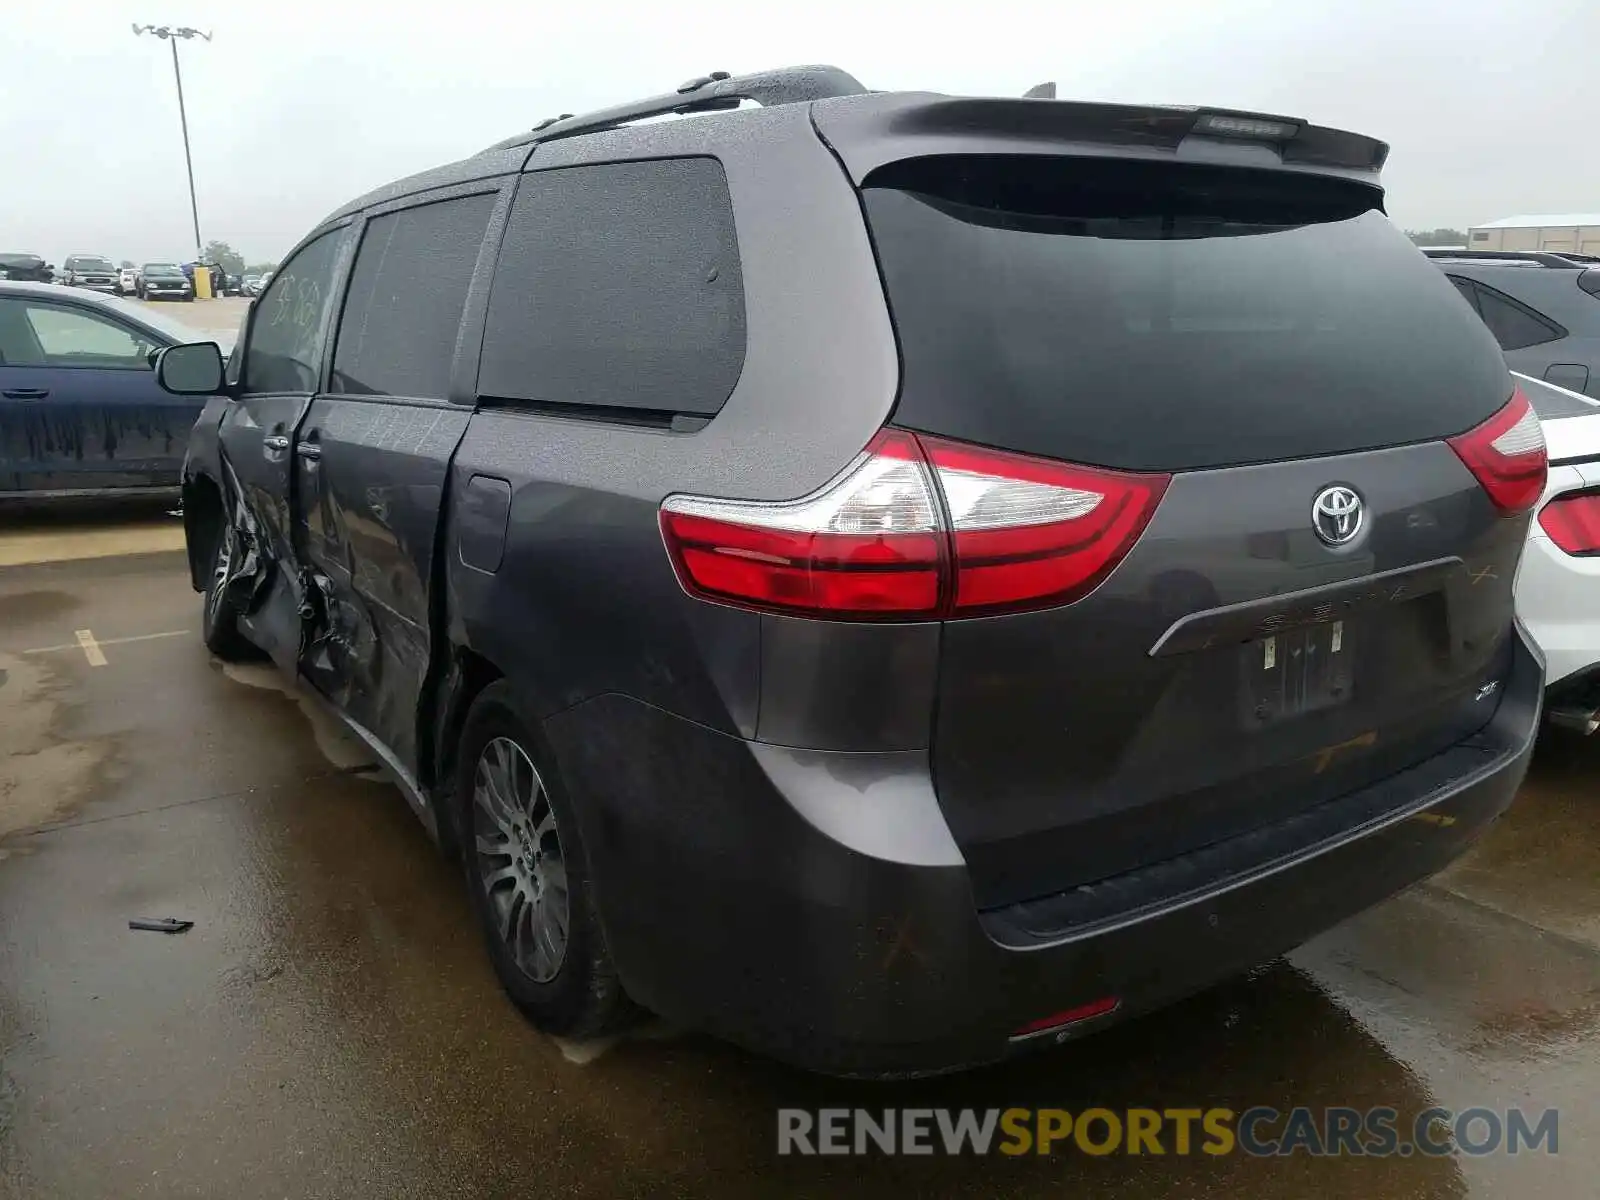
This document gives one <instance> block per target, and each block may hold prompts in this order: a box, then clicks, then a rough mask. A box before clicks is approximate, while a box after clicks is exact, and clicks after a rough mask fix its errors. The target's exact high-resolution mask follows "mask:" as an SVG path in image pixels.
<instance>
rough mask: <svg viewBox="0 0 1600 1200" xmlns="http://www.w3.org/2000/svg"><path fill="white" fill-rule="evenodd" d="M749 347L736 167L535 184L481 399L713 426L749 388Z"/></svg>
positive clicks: (520, 223)
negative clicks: (640, 413) (657, 415)
mask: <svg viewBox="0 0 1600 1200" xmlns="http://www.w3.org/2000/svg"><path fill="white" fill-rule="evenodd" d="M744 349H745V313H744V283H743V280H742V277H741V274H740V270H739V250H738V241H737V239H736V237H735V235H734V226H733V203H732V200H731V199H730V197H729V195H728V183H727V179H726V177H725V176H724V174H723V171H722V164H720V163H719V162H717V161H716V160H715V159H712V158H680V159H658V160H653V161H649V162H628V163H611V164H606V165H603V166H592V167H566V168H560V169H556V170H551V171H541V172H536V173H534V174H531V175H524V176H523V177H522V180H521V182H520V185H519V186H518V189H517V197H516V201H515V202H514V204H513V205H512V209H511V216H510V221H509V224H508V226H507V228H506V234H505V240H504V242H503V244H502V247H501V251H500V260H499V263H498V265H497V267H496V269H495V277H494V290H493V292H492V294H491V296H490V299H489V311H488V316H487V322H486V325H485V329H484V339H483V353H482V358H481V360H480V363H479V374H478V391H479V393H480V394H481V395H483V396H488V397H492V398H495V399H500V400H512V401H515V400H523V401H532V402H535V403H540V404H564V405H583V406H599V407H606V408H622V409H633V410H639V409H644V410H651V411H656V412H663V413H695V414H700V415H710V414H713V413H715V412H717V411H718V410H719V409H720V408H721V407H722V405H723V402H724V401H726V400H727V398H728V393H729V392H731V391H732V390H733V385H734V384H735V383H737V382H738V379H739V372H740V370H741V369H742V368H743V366H744Z"/></svg>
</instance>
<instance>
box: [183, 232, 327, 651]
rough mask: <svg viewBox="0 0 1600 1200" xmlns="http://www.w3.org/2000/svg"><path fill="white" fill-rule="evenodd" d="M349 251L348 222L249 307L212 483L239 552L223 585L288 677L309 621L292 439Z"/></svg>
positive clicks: (302, 252) (319, 239)
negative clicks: (234, 390) (298, 533)
mask: <svg viewBox="0 0 1600 1200" xmlns="http://www.w3.org/2000/svg"><path fill="white" fill-rule="evenodd" d="M350 245H351V228H350V225H349V224H348V223H347V224H345V225H341V226H336V227H334V228H332V229H329V230H326V231H323V232H321V233H318V234H317V235H315V236H314V237H312V238H311V239H310V240H308V241H307V242H305V243H304V244H302V245H301V246H300V248H299V249H297V250H296V251H295V252H294V253H293V254H292V255H291V256H290V257H289V259H288V260H287V261H286V262H285V264H284V265H283V267H282V268H280V269H279V271H278V273H277V274H276V275H275V276H273V279H272V283H271V284H270V286H269V287H268V288H267V290H266V292H264V293H263V294H262V296H261V299H260V300H258V301H257V302H256V304H255V305H254V306H253V307H252V309H251V312H250V318H249V321H248V323H247V326H246V330H245V338H244V342H243V345H242V346H241V348H240V350H239V351H238V352H237V356H238V357H239V358H240V359H241V361H240V362H239V365H238V368H237V370H238V385H237V395H236V399H235V400H234V401H233V402H232V403H231V404H229V405H228V408H227V411H226V412H225V413H224V414H223V416H222V420H221V423H220V425H219V427H218V434H217V437H218V443H219V446H218V455H217V458H218V461H217V463H216V464H215V466H216V471H217V474H218V476H220V478H218V479H217V480H216V481H215V482H216V483H217V486H218V488H219V490H220V499H221V501H222V510H223V516H224V519H225V520H226V521H227V522H228V523H229V524H230V525H231V526H232V528H233V529H234V531H235V534H236V537H237V540H238V544H239V546H240V548H241V551H242V552H241V553H237V554H235V555H234V556H233V558H232V562H231V564H230V577H229V578H228V579H227V580H225V581H224V583H223V586H224V587H225V588H226V589H227V594H228V595H229V597H230V598H232V599H234V600H236V601H237V611H238V613H239V627H240V629H241V630H242V631H243V632H244V634H245V635H246V636H247V637H248V638H249V639H250V640H251V641H252V642H254V643H255V644H256V645H258V646H260V647H261V648H262V649H263V650H265V651H266V652H267V653H268V654H269V655H271V657H272V659H273V661H274V662H275V663H276V664H277V665H278V666H279V667H280V668H281V669H283V670H284V671H285V672H287V673H289V674H291V675H294V674H297V672H298V667H299V661H300V657H301V653H302V650H303V648H304V634H303V626H304V623H305V620H306V618H307V617H308V616H310V615H311V610H310V609H309V607H308V604H307V590H306V586H305V581H304V580H303V578H302V575H301V567H302V564H301V563H300V561H299V558H298V556H297V555H296V552H295V545H294V515H293V514H294V507H293V504H294V488H295V483H296V474H297V471H298V470H299V469H300V468H299V467H298V464H299V463H300V461H301V456H300V455H299V454H297V453H296V449H297V448H296V445H295V438H296V436H297V434H298V431H299V427H300V422H301V420H302V418H303V417H304V416H305V413H306V410H307V409H308V408H309V407H310V405H311V397H312V395H313V394H314V393H315V391H316V389H317V387H318V385H319V383H320V381H321V379H322V377H323V369H324V365H325V359H326V357H327V349H328V341H329V331H330V329H331V326H332V321H333V314H334V309H335V305H334V298H335V297H336V296H337V295H338V294H339V291H340V288H341V285H342V281H343V278H344V275H345V273H346V271H347V270H348V262H349V248H350ZM219 531H220V528H219Z"/></svg>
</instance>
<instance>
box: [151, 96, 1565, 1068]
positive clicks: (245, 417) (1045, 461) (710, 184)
mask: <svg viewBox="0 0 1600 1200" xmlns="http://www.w3.org/2000/svg"><path fill="white" fill-rule="evenodd" d="M741 100H759V101H760V102H761V103H762V104H763V105H764V107H750V106H746V107H744V108H739V109H738V110H737V111H721V110H725V109H733V108H735V107H736V106H737V105H738V104H739V102H740V101H741ZM684 112H703V113H707V114H715V115H707V116H705V117H704V118H703V119H700V120H693V121H678V122H669V123H663V122H659V121H658V122H646V123H643V124H634V122H642V121H645V119H646V118H650V117H656V116H662V115H666V114H669V113H684ZM536 147H537V152H534V151H535V148H536ZM1385 152H1386V147H1385V146H1384V145H1383V144H1382V143H1381V142H1377V141H1374V140H1372V139H1370V138H1367V137H1363V136H1360V135H1357V134H1353V133H1346V132H1342V131H1338V130H1333V129H1326V128H1322V127H1318V126H1314V125H1307V124H1304V123H1302V122H1299V121H1292V120H1288V119H1286V118H1280V117H1273V116H1267V115H1254V114H1242V113H1238V112H1231V111H1226V110H1211V109H1176V108H1167V107H1130V106H1121V105H1102V104H1083V103H1071V102H1062V101H1054V100H1044V99H1014V100H1011V99H979V98H964V97H963V98H951V97H944V96H937V95H930V94H925V93H884V92H867V91H866V90H864V89H863V88H862V87H861V85H860V84H858V83H857V82H856V81H855V80H853V79H851V78H850V77H849V76H848V75H846V74H844V73H843V72H840V71H837V70H834V69H832V68H802V69H794V70H786V71H778V72H772V73H767V74H763V75H757V76H749V77H744V78H736V79H730V78H727V77H725V76H720V77H707V78H705V79H701V80H697V81H695V82H693V83H691V84H688V85H686V86H685V87H684V88H683V89H680V90H679V91H677V92H672V93H669V94H667V95H665V96H661V97H656V98H653V99H650V100H645V101H640V102H638V103H634V104H626V105H622V106H619V107H617V108H613V109H609V110H605V111H603V112H599V113H595V114H591V115H588V116H581V117H569V118H565V119H560V120H557V121H554V122H547V123H546V124H545V125H544V126H541V127H540V128H539V129H538V130H537V131H534V132H529V133H525V134H521V135H518V136H516V137H513V138H510V139H508V140H507V141H505V142H502V143H500V144H499V145H497V146H495V147H491V148H490V149H488V150H486V151H484V152H482V153H481V154H479V155H477V156H475V157H472V158H469V159H467V160H465V161H462V162H458V163H454V164H451V165H449V166H446V167H441V168H439V169H437V170H435V171H432V172H427V173H424V174H422V175H418V176H414V177H412V178H410V179H407V180H405V181H403V182H401V183H397V184H393V185H390V186H388V187H385V188H383V189H380V190H379V191H377V192H374V193H372V194H370V195H368V196H366V197H363V198H361V199H359V200H356V201H353V202H352V203H350V204H348V205H346V206H345V207H343V208H341V209H339V210H338V211H336V212H335V213H333V214H331V215H330V216H329V217H328V218H327V219H326V220H325V221H323V222H322V223H321V224H320V225H318V226H317V227H316V228H315V229H314V230H313V231H312V232H311V233H310V234H309V235H308V236H307V238H306V239H305V240H304V241H303V242H301V243H300V245H299V246H298V247H297V248H296V249H295V250H294V252H293V253H291V254H290V255H289V256H288V257H287V258H286V259H285V260H284V262H283V264H282V265H281V267H280V268H279V270H278V273H277V274H276V275H275V276H274V277H273V279H272V281H271V283H270V284H269V286H268V287H267V289H266V291H265V293H264V294H263V295H262V297H261V299H260V300H259V301H258V302H257V303H255V304H253V305H252V306H250V309H249V312H248V315H247V317H246V319H245V330H244V333H243V341H242V343H241V346H242V348H241V350H240V351H239V352H238V353H237V354H236V355H235V363H234V366H233V367H231V368H230V369H229V373H230V375H231V378H229V379H228V381H227V382H226V383H225V382H224V378H225V377H224V368H223V366H222V364H221V363H220V362H219V361H218V359H217V354H216V351H215V349H214V348H212V347H210V346H208V345H205V344H197V345H193V346H186V347H178V348H174V349H170V350H167V351H165V352H164V354H163V355H162V357H161V359H160V374H161V377H162V379H163V380H164V381H165V382H166V384H167V386H169V387H171V388H172V389H173V390H174V391H175V392H178V393H182V394H205V393H210V392H213V391H215V390H217V389H219V388H224V387H225V388H226V398H219V399H214V400H212V401H211V402H210V403H209V404H208V405H207V408H206V411H205V413H204V415H203V416H202V418H201V419H200V421H199V422H198V423H197V424H196V427H195V431H194V435H193V439H192V442H191V451H190V456H189V459H188V463H187V467H186V470H185V476H184V521H185V527H186V530H187V534H188V545H189V563H190V570H191V574H192V580H193V583H194V586H195V588H196V589H197V590H199V591H201V592H203V593H204V600H203V602H202V618H201V619H202V627H203V636H204V638H205V641H206V644H207V645H208V646H209V647H210V648H211V649H212V650H213V651H215V652H216V653H217V654H219V655H221V656H223V657H228V656H233V655H237V654H241V653H246V652H248V651H250V650H251V649H252V648H259V650H261V651H264V652H265V653H267V654H268V655H270V656H271V657H272V659H273V660H274V661H275V662H276V663H277V664H278V665H279V666H280V667H281V668H283V670H284V671H285V672H287V673H288V674H290V675H291V676H294V677H297V678H299V679H302V680H304V681H305V682H306V683H307V684H308V685H309V686H310V687H311V688H312V689H313V690H314V691H315V692H317V693H318V694H320V695H321V696H322V697H324V698H325V699H326V700H327V701H328V702H329V704H330V705H331V706H332V708H333V709H334V711H336V712H338V713H339V714H340V715H341V716H342V717H343V719H344V720H345V721H346V722H347V723H348V724H349V726H350V727H351V728H352V729H353V730H354V731H355V732H356V733H357V735H358V736H359V737H361V738H362V739H363V740H364V741H365V742H366V743H367V744H368V745H369V746H371V747H372V748H373V751H374V754H375V755H376V756H377V757H378V758H380V759H381V760H382V761H383V762H384V763H385V764H386V765H387V766H388V768H389V769H390V771H391V772H392V773H393V774H394V776H395V778H396V779H397V780H398V781H399V783H400V786H401V789H402V791H403V792H404V793H405V795H406V797H407V799H408V800H409V802H410V804H411V805H412V806H413V808H414V809H415V811H416V813H417V815H418V816H419V817H421V819H422V821H423V822H424V824H425V825H426V826H427V827H428V828H429V829H430V830H431V831H433V833H434V834H435V836H437V837H438V838H439V840H440V841H441V842H443V843H444V844H445V846H446V847H447V848H449V849H451V850H452V851H453V852H457V853H459V854H460V856H461V860H462V863H463V868H464V873H465V875H466V879H467V884H468V888H469V891H470V894H471V897H472V904H473V908H474V911H475V912H476V914H477V918H478V920H479V922H480V923H481V925H482V926H483V932H484V936H485V939H486V941H487V944H488V948H489V954H490V957H491V959H492V961H493V963H494V966H495V969H496V971H497V972H498V974H499V977H500V979H501V982H502V983H503V984H504V986H505V988H506V989H507V991H508V992H509V993H510V995H511V996H512V997H513V998H514V999H515V1001H516V1002H517V1003H518V1004H519V1005H521V1006H522V1007H523V1009H524V1010H525V1011H526V1012H528V1013H529V1014H530V1015H531V1017H532V1018H533V1020H534V1021H535V1022H537V1023H538V1024H539V1025H540V1026H542V1027H544V1028H546V1029H549V1030H552V1031H555V1032H558V1033H562V1034H566V1035H569V1036H585V1035H592V1034H595V1033H597V1032H600V1031H603V1030H606V1029H608V1028H612V1027H614V1026H615V1025H616V1024H617V1023H618V1022H620V1021H622V1020H623V1019H625V1014H626V1012H627V1007H628V1005H627V1002H626V1001H625V999H624V998H625V997H628V998H631V1000H632V1001H633V1002H636V1003H637V1004H639V1005H641V1006H643V1007H644V1008H647V1009H651V1010H654V1011H656V1012H659V1013H662V1014H664V1015H666V1016H667V1017H668V1018H669V1019H670V1020H672V1021H673V1022H675V1023H678V1024H683V1025H689V1026H694V1027H702V1028H706V1029H710V1030H713V1031H715V1032H717V1033H719V1034H721V1035H723V1036H726V1037H729V1038H733V1039H735V1040H738V1041H740V1042H742V1043H744V1044H746V1045H749V1046H752V1047H755V1048H757V1049H759V1050H761V1051H764V1052H767V1053H771V1054H775V1055H778V1056H780V1057H782V1058H784V1059H787V1060H789V1061H791V1062H795V1063H798V1064H801V1065H803V1066H806V1067H810V1068H815V1069H819V1070H825V1071H833V1072H840V1073H845V1074H870V1075H882V1074H898V1073H906V1072H919V1071H927V1070H940V1069H947V1068H951V1067H956V1066H961V1065H965V1064H971V1063H978V1062H985V1061H989V1060H993V1059H997V1058H1000V1057H1002V1056H1004V1055H1007V1054H1009V1053H1011V1052H1013V1051H1014V1050H1017V1049H1019V1048H1021V1047H1024V1046H1028V1045H1036V1044H1040V1043H1050V1042H1055V1041H1059V1040H1062V1039H1065V1038H1068V1037H1073V1036H1077V1035H1079V1034H1082V1033H1087V1032H1089V1031H1092V1030H1095V1029H1099V1028H1103V1027H1104V1026H1106V1025H1107V1024H1109V1023H1111V1022H1113V1021H1116V1020H1120V1019H1123V1018H1126V1017H1128V1016H1132V1015H1134V1014H1136V1013H1140V1012H1143V1011H1146V1010H1148V1009H1150V1008H1153V1007H1156V1006H1158V1005H1162V1004H1165V1003H1168V1002H1170V1001H1171V1000H1173V999H1175V998H1176V997H1179V996H1181V995H1183V994H1185V993H1188V992H1191V991H1194V990H1196V989H1198V988H1201V987H1204V986H1206V985H1209V984H1211V983H1212V982H1214V981H1217V980H1220V979H1222V978H1224V977H1227V976H1229V975H1233V974H1235V973H1238V972H1242V971H1244V970H1246V969H1248V968H1249V967H1251V966H1253V965H1255V964H1257V963H1260V962H1263V961H1266V960H1268V959H1271V958H1273V957H1275V956H1277V955H1278V954H1280V953H1282V952H1283V951H1285V950H1287V949H1289V948H1290V947H1292V946H1295V945H1296V944H1298V943H1300V942H1302V941H1303V940H1305V939H1306V938H1308V937H1310V936H1311V935H1313V934H1314V933H1316V932H1318V931H1320V930H1323V929H1325V928H1327V927H1328V926H1330V925H1333V924H1334V923H1336V922H1338V921H1340V920H1343V919H1344V918H1345V917H1347V916H1349V915H1351V914H1352V913H1355V912H1357V911H1359V910H1361V909H1363V908H1366V907H1367V906H1369V905H1371V904H1374V903H1376V902H1377V901H1379V900H1381V899H1383V898H1385V897H1387V896H1389V895H1391V894H1392V893H1394V892H1395V891H1396V890H1398V889H1400V888H1402V887H1405V886H1407V885H1409V884H1411V883H1413V882H1415V881H1417V880H1419V879H1422V878H1423V877H1425V876H1427V875H1429V874H1431V873H1432V872H1434V871H1437V870H1438V869H1440V868H1441V867H1443V866H1444V865H1446V864H1447V863H1449V862H1450V861H1452V860H1453V859H1454V858H1456V856H1457V855H1459V854H1460V853H1461V852H1462V851H1463V850H1464V849H1465V848H1466V847H1467V846H1468V845H1470V844H1471V843H1472V842H1473V841H1474V840H1475V839H1476V838H1477V837H1478V835H1479V834H1481V833H1482V832H1483V830H1484V829H1485V828H1487V827H1488V826H1489V824H1490V823H1492V822H1493V821H1494V820H1495V818H1496V817H1497V816H1498V815H1499V813H1500V812H1501V811H1502V810H1503V809H1504V808H1505V807H1506V805H1507V804H1508V803H1509V802H1510V800H1511V797H1512V795H1513V793H1514V791H1515V790H1516V788H1517V786H1518V784H1519V782H1520V781H1521V779H1522V776H1523V773H1524V770H1525V769H1526V766H1527V762H1528V758H1529V755H1530V753H1531V748H1532V743H1533V737H1534V726H1535V721H1536V716H1537V712H1538V707H1539V698H1540V692H1541V688H1542V683H1543V675H1542V667H1541V663H1540V660H1539V658H1538V656H1537V653H1536V652H1535V651H1534V649H1533V647H1532V646H1531V644H1530V642H1529V641H1528V639H1527V636H1526V634H1525V633H1524V631H1523V630H1522V629H1521V627H1520V626H1519V625H1518V624H1517V623H1516V622H1515V620H1514V618H1513V594H1512V581H1513V577H1514V575H1515V573H1516V569H1517V563H1518V559H1519V557H1520V556H1521V554H1522V550H1523V544H1524V541H1525V539H1526V536H1527V531H1528V524H1529V521H1530V519H1531V518H1530V510H1531V509H1532V507H1533V505H1534V504H1535V503H1536V502H1537V500H1538V499H1539V496H1540V494H1541V492H1542V490H1543V488H1544V485H1545V478H1546V460H1545V451H1544V443H1543V441H1542V439H1541V434H1540V426H1539V422H1538V419H1537V417H1536V416H1535V415H1534V413H1533V411H1532V409H1531V408H1530V407H1529V404H1528V401H1527V399H1526V397H1525V396H1524V395H1523V394H1522V393H1520V392H1518V391H1516V390H1515V389H1514V388H1513V386H1512V381H1511V379H1510V378H1509V376H1508V375H1507V373H1506V368H1505V363H1504V360H1503V359H1502V357H1501V354H1500V350H1499V348H1498V347H1497V346H1496V345H1495V343H1494V339H1493V338H1492V337H1490V336H1489V334H1488V332H1487V331H1486V330H1485V328H1484V326H1483V324H1482V322H1480V321H1478V320H1476V319H1475V318H1473V316H1472V315H1471V314H1470V313H1469V312H1468V311H1467V310H1466V309H1464V308H1463V307H1462V306H1461V304H1460V302H1459V300H1458V298H1457V296H1456V294H1455V293H1454V291H1453V290H1452V289H1451V287H1450V285H1449V284H1448V283H1447V281H1446V280H1445V279H1444V278H1443V277H1442V276H1441V275H1440V273H1439V272H1438V271H1437V270H1436V269H1434V268H1433V267H1432V266H1430V265H1429V264H1428V263H1427V262H1426V261H1425V260H1424V259H1423V258H1422V257H1421V256H1420V255H1418V254H1417V253H1416V252H1415V251H1414V249H1413V248H1412V246H1411V245H1410V243H1409V242H1408V241H1407V239H1406V237H1405V235H1404V234H1402V233H1401V232H1400V231H1398V230H1397V229H1395V228H1394V227H1393V226H1392V225H1391V224H1390V223H1389V221H1388V220H1387V219H1386V218H1385V217H1384V215H1383V213H1382V211H1381V205H1382V198H1383V192H1382V189H1381V186H1380V183H1379V178H1378V168H1379V166H1380V164H1381V163H1382V162H1383V159H1384V157H1385ZM1280 163H1281V164H1282V166H1281V167H1280V165H1279V164H1280ZM1245 167H1248V168H1249V169H1248V170H1244V169H1242V168H1245ZM735 212H737V214H738V215H737V219H735ZM1308 279H1313V280H1316V281H1317V285H1316V286H1315V287H1307V286H1306V281H1307V280H1308ZM397 295H402V296H405V297H407V303H406V304H404V305H396V304H394V303H392V302H391V299H390V298H391V297H394V296H397Z"/></svg>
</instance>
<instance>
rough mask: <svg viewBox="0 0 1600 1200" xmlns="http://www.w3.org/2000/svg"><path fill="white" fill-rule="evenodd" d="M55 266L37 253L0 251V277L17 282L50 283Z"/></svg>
mask: <svg viewBox="0 0 1600 1200" xmlns="http://www.w3.org/2000/svg"><path fill="white" fill-rule="evenodd" d="M55 272H56V269H55V267H54V266H53V265H52V264H50V263H47V262H45V260H44V259H42V258H41V257H39V255H37V254H28V253H21V254H16V253H13V254H3V253H0V279H14V280H16V281H17V282H18V283H52V282H54V280H55Z"/></svg>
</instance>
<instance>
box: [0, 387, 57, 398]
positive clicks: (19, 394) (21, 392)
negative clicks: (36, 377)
mask: <svg viewBox="0 0 1600 1200" xmlns="http://www.w3.org/2000/svg"><path fill="white" fill-rule="evenodd" d="M49 394H50V389H49V388H7V389H6V390H5V391H4V392H3V393H0V395H4V396H5V398H6V399H7V400H43V399H44V398H45V397H46V396H48V395H49Z"/></svg>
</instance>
